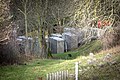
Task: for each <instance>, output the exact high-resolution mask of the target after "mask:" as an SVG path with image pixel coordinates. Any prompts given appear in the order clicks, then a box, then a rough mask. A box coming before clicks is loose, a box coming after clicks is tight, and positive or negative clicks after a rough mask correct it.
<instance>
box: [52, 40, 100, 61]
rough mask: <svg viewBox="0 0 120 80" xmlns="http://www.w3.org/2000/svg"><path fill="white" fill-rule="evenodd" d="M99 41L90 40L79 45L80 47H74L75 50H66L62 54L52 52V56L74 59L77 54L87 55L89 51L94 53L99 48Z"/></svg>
mask: <svg viewBox="0 0 120 80" xmlns="http://www.w3.org/2000/svg"><path fill="white" fill-rule="evenodd" d="M101 47H102V46H101V43H100V41H92V42H91V43H87V44H85V45H83V46H81V47H80V48H78V49H76V50H75V51H73V52H72V51H70V52H66V53H64V54H62V53H59V54H54V55H53V57H54V58H57V59H58V58H60V59H75V58H77V57H78V56H87V55H88V54H89V53H90V52H92V53H94V52H97V51H100V50H101ZM68 54H71V55H72V57H71V58H70V57H68Z"/></svg>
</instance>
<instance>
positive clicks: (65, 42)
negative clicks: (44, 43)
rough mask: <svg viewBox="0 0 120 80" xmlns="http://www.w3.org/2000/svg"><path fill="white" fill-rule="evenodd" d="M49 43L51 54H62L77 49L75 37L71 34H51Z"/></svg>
mask: <svg viewBox="0 0 120 80" xmlns="http://www.w3.org/2000/svg"><path fill="white" fill-rule="evenodd" d="M49 43H50V45H49V48H50V50H51V52H52V53H64V52H67V51H69V50H71V49H75V48H77V47H78V41H77V36H76V35H75V34H72V33H63V34H62V35H60V34H52V35H51V37H49Z"/></svg>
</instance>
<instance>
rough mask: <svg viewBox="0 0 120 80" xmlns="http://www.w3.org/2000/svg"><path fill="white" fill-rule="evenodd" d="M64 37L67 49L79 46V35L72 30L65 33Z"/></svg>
mask: <svg viewBox="0 0 120 80" xmlns="http://www.w3.org/2000/svg"><path fill="white" fill-rule="evenodd" d="M62 35H63V39H64V40H65V42H66V44H67V50H71V49H75V48H77V47H78V37H77V36H76V35H75V34H72V33H70V32H68V33H63V34H62Z"/></svg>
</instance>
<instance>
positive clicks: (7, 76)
mask: <svg viewBox="0 0 120 80" xmlns="http://www.w3.org/2000/svg"><path fill="white" fill-rule="evenodd" d="M99 49H100V43H99V41H93V42H92V43H89V44H87V45H83V46H82V47H80V49H77V50H76V51H75V52H67V53H64V54H56V55H53V56H54V57H55V58H59V59H44V60H40V59H34V60H31V61H29V62H27V63H26V64H27V65H11V66H10V65H9V66H1V67H0V80H36V79H37V78H38V77H43V78H44V80H45V76H46V74H47V73H51V72H56V71H61V70H69V72H70V73H74V65H75V62H81V64H80V66H79V67H83V68H87V67H88V66H89V65H88V64H87V60H88V59H89V58H90V57H89V56H88V54H89V52H92V51H93V52H95V51H97V50H99ZM67 54H72V58H71V59H70V58H69V60H68V59H67V60H66V56H67ZM105 55H106V54H103V53H101V54H96V55H95V57H96V58H97V59H98V61H99V60H102V58H103V56H105ZM117 57H118V56H117ZM117 57H116V58H115V59H116V60H118V59H119V58H117ZM60 58H61V59H60ZM102 63H104V62H102ZM104 64H106V63H104ZM109 68H110V67H109ZM99 70H100V69H98V70H97V68H94V69H92V68H91V69H90V71H89V70H88V71H87V72H85V73H81V74H82V75H83V76H82V77H81V74H80V77H81V80H89V79H91V80H93V77H92V76H95V78H96V76H98V74H97V72H96V75H94V73H93V72H94V71H98V72H99ZM110 70H111V69H110ZM103 71H104V69H103ZM90 72H92V73H93V74H90ZM101 73H102V72H101ZM101 73H99V74H101ZM116 73H117V72H116ZM105 74H106V73H104V74H103V75H102V74H101V75H100V77H105ZM112 75H113V74H112ZM109 76H110V75H109ZM113 76H114V77H115V75H113ZM97 78H98V77H97ZM95 80H96V79H95ZM104 80H105V79H104ZM107 80H108V79H107Z"/></svg>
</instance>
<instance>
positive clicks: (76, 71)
mask: <svg viewBox="0 0 120 80" xmlns="http://www.w3.org/2000/svg"><path fill="white" fill-rule="evenodd" d="M78 65H79V63H78V62H76V63H75V80H78V71H79V70H78Z"/></svg>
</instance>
